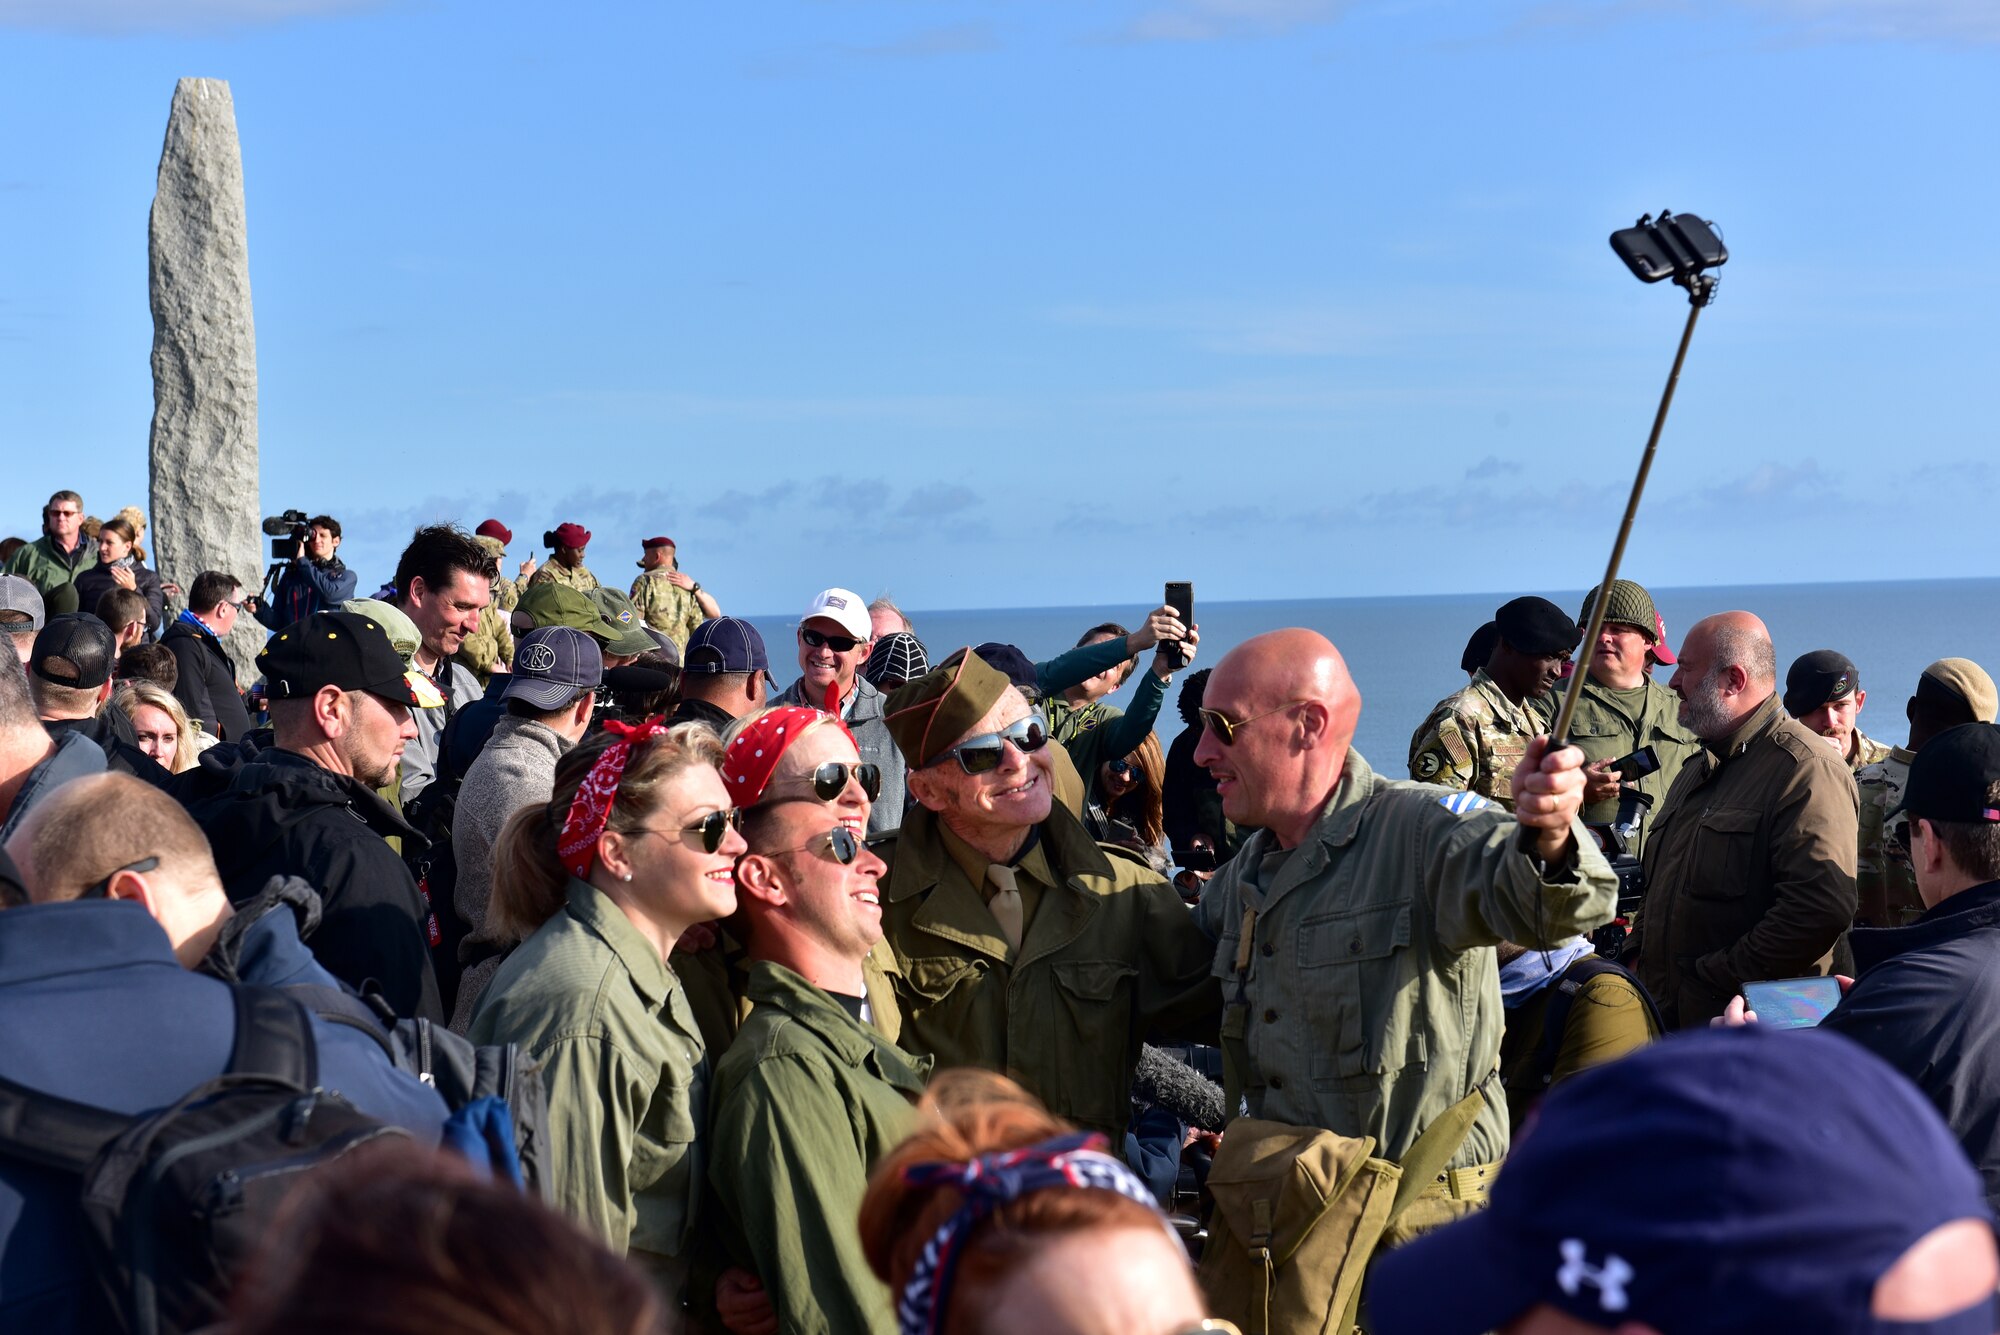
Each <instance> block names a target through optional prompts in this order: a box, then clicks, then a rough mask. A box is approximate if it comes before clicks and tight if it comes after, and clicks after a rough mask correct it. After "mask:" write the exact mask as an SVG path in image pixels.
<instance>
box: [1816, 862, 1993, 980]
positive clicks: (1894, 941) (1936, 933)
mask: <svg viewBox="0 0 2000 1335" xmlns="http://www.w3.org/2000/svg"><path fill="white" fill-rule="evenodd" d="M1994 926H2000V881H1987V882H1985V883H1984V884H1982V885H1974V886H1968V887H1966V888H1965V889H1963V890H1961V891H1959V892H1958V893H1957V894H1955V895H1953V896H1952V897H1951V898H1950V899H1947V900H1945V901H1944V902H1943V903H1941V904H1938V905H1936V906H1935V907H1933V908H1930V909H1927V910H1926V911H1925V912H1924V916H1923V917H1921V918H1918V919H1917V920H1916V921H1915V922H1912V923H1906V924H1904V925H1903V926H1901V927H1857V928H1855V929H1854V930H1853V931H1851V932H1849V933H1848V942H1849V944H1850V945H1851V946H1852V947H1853V948H1854V972H1855V977H1857V978H1859V977H1862V976H1864V975H1865V974H1867V972H1868V971H1869V970H1870V969H1872V968H1874V967H1875V966H1876V965H1878V964H1881V963H1883V962H1884V961H1886V960H1892V959H1894V958H1896V956H1898V955H1903V954H1907V953H1909V952H1910V951H1913V950H1922V949H1924V948H1925V947H1927V946H1935V945H1938V944H1940V943H1942V942H1945V941H1950V940H1953V939H1955V938H1957V937H1961V936H1964V935H1965V934H1966V933H1968V932H1976V931H1979V930H1981V929H1983V928H1988V927H1994Z"/></svg>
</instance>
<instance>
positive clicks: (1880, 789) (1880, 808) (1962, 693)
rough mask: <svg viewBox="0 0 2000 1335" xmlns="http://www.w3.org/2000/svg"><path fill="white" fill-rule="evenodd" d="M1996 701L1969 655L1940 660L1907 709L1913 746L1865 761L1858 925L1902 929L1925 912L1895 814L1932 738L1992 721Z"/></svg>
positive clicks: (1859, 784) (1858, 781)
mask: <svg viewBox="0 0 2000 1335" xmlns="http://www.w3.org/2000/svg"><path fill="white" fill-rule="evenodd" d="M1996 706H2000V700H1996V696H1995V692H1994V689H1993V678H1991V677H1989V676H1987V675H1986V672H1985V670H1984V669H1982V668H1981V667H1980V666H1979V664H1977V663H1975V662H1973V661H1972V660H1971V659H1969V658H1940V659H1939V660H1938V661H1937V662H1935V663H1933V664H1931V665H1930V666H1929V667H1927V668H1925V669H1924V674H1923V675H1922V676H1921V677H1919V678H1917V693H1916V694H1915V695H1913V696H1911V697H1910V703H1909V705H1908V707H1907V708H1906V710H1905V712H1906V713H1907V714H1908V716H1909V720H1910V744H1909V745H1908V746H1907V747H1904V746H1897V747H1891V748H1890V750H1889V754H1888V755H1887V756H1885V757H1883V758H1882V759H1881V760H1877V761H1875V762H1874V763H1872V764H1868V765H1864V766H1862V767H1861V770H1860V772H1858V773H1857V774H1856V775H1855V776H1854V786H1855V787H1856V788H1858V789H1859V790H1860V792H1861V812H1860V817H1861V822H1860V823H1861V831H1860V840H1861V843H1860V847H1859V849H1858V850H1857V851H1858V854H1859V856H1858V857H1857V858H1856V860H1855V871H1856V880H1857V881H1858V883H1859V890H1860V897H1859V904H1858V907H1857V908H1856V911H1855V915H1854V923H1855V926H1857V927H1901V926H1902V925H1903V924H1905V923H1908V922H1911V921H1914V920H1915V919H1916V918H1917V917H1919V916H1920V915H1921V914H1922V913H1923V911H1924V905H1923V901H1922V900H1920V899H1919V898H1917V882H1916V876H1915V874H1914V873H1913V872H1912V871H1911V870H1910V855H1909V845H1908V844H1907V843H1905V842H1904V840H1905V838H1906V837H1907V836H1906V834H1905V821H1904V818H1903V816H1902V815H1901V814H1900V813H1899V814H1898V815H1897V816H1896V817H1895V818H1894V819H1893V820H1891V819H1889V813H1890V812H1892V811H1895V810H1896V808H1897V807H1899V806H1901V805H1902V803H1903V785H1904V784H1906V783H1908V782H1909V778H1910V762H1911V761H1912V760H1914V759H1916V755H1917V752H1918V751H1920V750H1922V749H1923V747H1924V746H1925V744H1927V743H1928V742H1929V741H1930V740H1931V738H1933V737H1935V736H1937V735H1938V734H1939V733H1941V732H1944V731H1946V730H1947V729H1950V728H1956V727H1958V726H1959V725H1960V724H1962V723H1989V722H1992V720H1993V716H1994V712H1995V709H1996Z"/></svg>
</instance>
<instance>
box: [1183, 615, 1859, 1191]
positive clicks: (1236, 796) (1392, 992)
mask: <svg viewBox="0 0 2000 1335" xmlns="http://www.w3.org/2000/svg"><path fill="white" fill-rule="evenodd" d="M1201 716H1202V722H1203V725H1204V726H1203V731H1202V737H1201V742H1200V744H1199V745H1198V746H1197V747H1196V748H1195V757H1194V758H1195V763H1197V764H1199V765H1202V766H1204V767H1205V768H1207V770H1208V771H1209V773H1211V774H1212V775H1214V776H1215V779H1216V784H1217V788H1218V790H1219V791H1220V794H1221V797H1222V810H1223V814H1224V815H1226V816H1228V817H1229V819H1230V820H1232V821H1234V822H1236V823H1237V824H1238V825H1241V826H1256V827H1259V833H1257V834H1255V835H1253V836H1252V837H1251V839H1250V840H1249V842H1248V843H1246V844H1245V845H1244V846H1243V847H1242V849H1240V850H1239V851H1238V852H1237V854H1236V856H1235V858H1233V859H1232V860H1231V861H1230V862H1229V864H1228V865H1227V866H1225V867H1224V868H1223V870H1222V871H1221V872H1220V873H1219V874H1218V875H1217V876H1216V878H1215V879H1214V880H1213V881H1211V882H1210V883H1209V885H1208V888H1207V890H1206V891H1205V892H1204V893H1203V895H1202V901H1201V905H1200V907H1199V908H1198V909H1197V914H1198V915H1199V919H1200V921H1201V923H1202V924H1203V926H1204V927H1205V928H1206V929H1207V930H1208V932H1209V934H1210V935H1211V936H1213V937H1215V938H1217V942H1218V944H1217V949H1216V955H1215V963H1214V969H1213V972H1214V973H1215V975H1216V977H1218V978H1219V979H1221V980H1222V992H1223V997H1224V999H1225V1002H1226V1004H1227V1010H1225V1012H1224V1019H1223V1033H1224V1047H1225V1050H1226V1051H1228V1052H1229V1053H1230V1056H1231V1059H1232V1065H1233V1066H1234V1067H1235V1070H1236V1072H1237V1073H1238V1074H1239V1075H1240V1078H1241V1081H1242V1084H1243V1090H1244V1093H1245V1095H1246V1096H1247V1097H1248V1099H1249V1104H1250V1112H1251V1115H1252V1116H1253V1117H1259V1118H1265V1119H1269V1120H1272V1121H1277V1122H1289V1123H1294V1124H1297V1125H1301V1126H1313V1127H1324V1128H1326V1129H1328V1130H1330V1131H1334V1132H1336V1133H1338V1134H1340V1135H1343V1136H1373V1137H1374V1138H1375V1139H1376V1142H1377V1144H1378V1150H1377V1152H1378V1153H1380V1154H1382V1155H1384V1156H1386V1157H1389V1158H1393V1159H1400V1158H1402V1156H1404V1155H1405V1154H1407V1153H1408V1152H1409V1150H1410V1147H1411V1146H1412V1145H1413V1144H1414V1143H1415V1142H1416V1140H1417V1137H1418V1136H1419V1135H1421V1134H1422V1133H1423V1132H1424V1131H1425V1130H1426V1129H1427V1128H1428V1127H1429V1126H1430V1125H1431V1124H1432V1123H1433V1122H1435V1121H1437V1120H1438V1119H1439V1118H1441V1117H1442V1116H1443V1115H1444V1114H1445V1113H1446V1112H1447V1110H1451V1109H1453V1108H1454V1106H1455V1105H1456V1106H1459V1107H1461V1109H1462V1111H1461V1114H1460V1115H1461V1116H1463V1115H1465V1114H1467V1113H1470V1114H1471V1126H1470V1129H1469V1130H1467V1131H1466V1132H1465V1133H1464V1135H1463V1137H1462V1138H1461V1139H1460V1140H1459V1141H1458V1144H1457V1148H1456V1151H1455V1152H1454V1153H1453V1154H1452V1155H1451V1156H1450V1165H1451V1167H1452V1168H1454V1169H1458V1170H1463V1171H1455V1172H1451V1173H1448V1174H1446V1175H1444V1177H1443V1178H1441V1179H1440V1181H1439V1182H1438V1183H1437V1184H1435V1185H1434V1186H1433V1187H1431V1188H1430V1189H1429V1190H1430V1191H1431V1192H1432V1193H1434V1194H1440V1195H1449V1196H1451V1197H1454V1198H1455V1201H1454V1202H1453V1203H1450V1204H1446V1203H1443V1202H1439V1204H1438V1206H1437V1212H1438V1213H1439V1214H1450V1213H1453V1212H1455V1211H1456V1210H1459V1209H1463V1208H1469V1206H1466V1205H1464V1204H1461V1203H1463V1202H1471V1201H1476V1200H1478V1199H1482V1198H1483V1197H1484V1194H1485V1179H1486V1177H1487V1174H1488V1171H1489V1170H1490V1168H1491V1167H1492V1165H1494V1164H1497V1163H1498V1162H1499V1160H1500V1158H1501V1157H1502V1156H1503V1155H1504V1154H1506V1152H1507V1144H1508V1135H1509V1131H1508V1123H1507V1100H1506V1096H1505V1094H1504V1093H1503V1092H1502V1091H1501V1088H1500V1082H1499V1080H1498V1079H1497V1078H1496V1076H1495V1074H1494V1071H1495V1066H1496V1064H1497V1062H1498V1058H1499V1054H1500V1031H1501V1027H1502V1012H1501V1007H1500V983H1499V976H1498V966H1497V964H1496V962H1495V957H1494V950H1493V947H1494V946H1496V945H1498V944H1499V943H1500V942H1502V941H1517V942H1520V943H1521V944H1523V945H1530V946H1539V947H1551V946H1554V945H1555V944H1556V943H1558V942H1560V941H1563V940H1565V939H1567V938H1569V937H1571V936H1574V935H1576V934H1577V933H1579V932H1584V931H1588V930H1589V929H1591V928H1593V927H1596V926H1598V925H1599V924H1601V923H1604V922H1606V921H1608V920H1609V919H1610V917H1611V914H1612V909H1613V906H1614V902H1615V897H1616V892H1617V878H1616V877H1615V876H1614V875H1613V873H1612V871H1611V868H1610V867H1609V865H1608V864H1606V862H1605V861H1604V858H1603V856H1602V855H1601V854H1600V853H1599V852H1598V851H1597V847H1596V844H1595V842H1594V841H1592V840H1591V839H1590V838H1588V837H1587V836H1586V835H1585V834H1584V832H1583V827H1582V826H1581V825H1580V824H1578V822H1577V819H1576V816H1577V812H1578V810H1579V808H1580V807H1581V806H1582V802H1583V770H1582V768H1581V766H1582V764H1583V756H1582V753H1581V752H1579V751H1577V750H1575V749H1573V748H1565V749H1563V750H1560V751H1557V752H1555V753H1554V754H1550V753H1549V752H1548V744H1547V739H1546V738H1540V737H1538V738H1535V739H1533V740H1532V741H1530V742H1528V743H1527V747H1526V750H1525V752H1524V753H1523V755H1522V757H1521V761H1520V763H1519V765H1517V766H1516V768H1515V771H1514V776H1513V779H1512V784H1511V788H1510V793H1511V795H1512V797H1513V800H1514V814H1513V815H1512V816H1511V817H1510V816H1509V815H1508V813H1507V812H1506V811H1504V810H1503V809H1502V808H1501V807H1500V806H1499V805H1498V804H1496V803H1493V802H1490V801H1488V800H1487V799H1486V798H1484V797H1480V796H1478V795H1477V794H1474V793H1466V792H1454V791H1452V790H1450V789H1447V788H1440V787H1438V786H1436V785H1433V784H1423V783H1411V782H1407V781H1403V780H1396V779H1385V778H1382V777H1380V776H1379V775H1377V774H1376V773H1375V772H1374V771H1373V770H1371V769H1370V768H1369V767H1368V762H1367V761H1365V760H1363V759H1362V758H1361V755H1360V753H1359V752H1356V751H1355V750H1353V749H1352V747H1351V745H1350V743H1351V742H1352V741H1353V738H1354V726H1355V723H1356V722H1357V721H1358V720H1359V719H1360V717H1361V694H1360V692H1359V691H1357V690H1356V689H1355V687H1354V682H1353V679H1352V678H1350V677H1349V676H1348V673H1347V665H1346V664H1345V663H1344V662H1343V661H1342V660H1341V657H1340V652H1339V651H1338V650H1337V649H1335V648H1334V647H1333V645H1332V644H1331V643H1330V642H1329V641H1328V640H1327V639H1326V637H1325V636H1322V635H1319V634H1316V633H1315V632H1313V631H1309V630H1280V631H1273V632H1271V633H1270V634H1267V635H1259V636H1257V637H1256V638H1255V639H1252V640H1249V641H1246V642H1245V643H1244V644H1242V645H1241V646H1239V647H1238V648H1237V649H1236V650H1235V651H1233V652H1232V653H1230V654H1229V656H1228V657H1226V658H1224V659H1223V660H1222V662H1221V664H1220V665H1218V666H1217V667H1216V669H1215V672H1214V675H1213V676H1211V677H1210V678H1209V681H1208V690H1207V692H1206V694H1205V696H1204V697H1203V708H1202V711H1201ZM1822 749H1824V748H1822Z"/></svg>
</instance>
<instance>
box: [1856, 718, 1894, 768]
mask: <svg viewBox="0 0 2000 1335" xmlns="http://www.w3.org/2000/svg"><path fill="white" fill-rule="evenodd" d="M1895 749H1896V748H1895V747H1893V746H1890V745H1889V744H1888V743H1887V742H1878V741H1876V740H1875V739H1874V738H1872V737H1870V736H1868V735H1867V734H1866V733H1864V732H1862V731H1861V729H1859V728H1856V729H1855V730H1854V754H1853V755H1852V756H1851V757H1849V759H1848V761H1847V765H1848V768H1850V769H1852V770H1853V771H1854V772H1855V773H1856V774H1859V773H1860V772H1861V771H1862V770H1864V769H1866V768H1867V767H1868V766H1870V765H1873V764H1875V763H1876V762H1877V761H1882V760H1887V759H1888V758H1889V753H1890V752H1891V751H1893V750H1895Z"/></svg>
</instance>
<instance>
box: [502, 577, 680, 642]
mask: <svg viewBox="0 0 2000 1335" xmlns="http://www.w3.org/2000/svg"><path fill="white" fill-rule="evenodd" d="M514 614H515V615H516V616H520V617H526V618H527V619H528V620H530V621H532V622H534V623H535V625H536V626H572V627H574V628H576V629H577V630H580V631H582V632H584V633H585V634H586V635H593V636H595V637H596V638H597V642H598V643H599V644H602V645H605V646H606V647H609V645H610V644H611V642H612V641H613V640H615V639H618V638H619V637H620V635H621V634H622V632H621V631H620V630H619V628H618V627H616V626H614V625H612V624H611V623H610V622H609V621H606V620H605V619H604V613H602V612H600V611H598V610H597V604H596V603H594V602H592V601H591V600H590V599H589V598H588V597H586V596H585V595H583V594H581V593H579V592H577V591H576V590H575V589H572V588H571V587H570V586H569V585H567V584H561V583H558V582H557V581H555V580H552V579H548V580H543V581H542V582H541V583H540V584H530V585H529V586H528V587H527V588H525V589H523V590H522V591H521V601H520V604H519V605H518V606H517V607H516V608H515V609H514ZM647 644H648V647H650V646H651V641H648V642H647Z"/></svg>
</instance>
